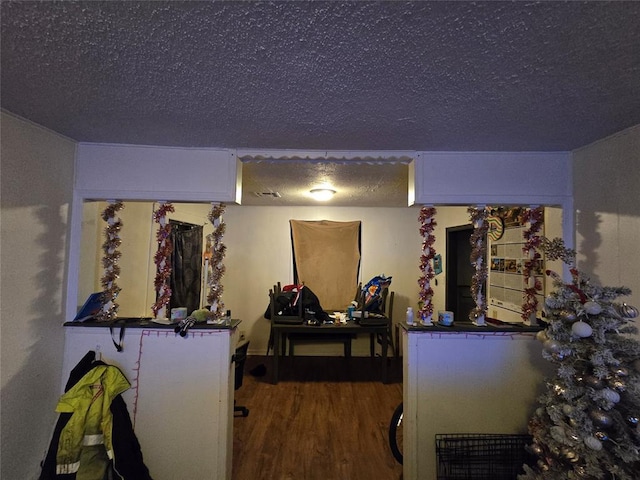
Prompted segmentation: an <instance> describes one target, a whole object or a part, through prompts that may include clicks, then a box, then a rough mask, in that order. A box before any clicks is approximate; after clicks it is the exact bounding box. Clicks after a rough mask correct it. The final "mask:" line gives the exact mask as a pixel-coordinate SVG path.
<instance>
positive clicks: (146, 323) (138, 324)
mask: <svg viewBox="0 0 640 480" xmlns="http://www.w3.org/2000/svg"><path fill="white" fill-rule="evenodd" d="M241 321H242V320H238V319H236V318H234V319H231V325H225V324H213V323H196V324H194V325H193V326H192V327H190V328H189V330H230V329H232V328H235V327H237V326H238V324H239V323H240V322H241ZM177 325H178V324H177V323H171V324H164V323H156V322H152V321H151V318H150V317H148V318H118V319H116V320H114V321H111V322H92V321H88V320H87V321H86V322H65V323H64V326H65V327H81V328H93V327H123V326H126V327H127V328H157V329H161V330H162V329H166V330H173V329H175V327H176V326H177Z"/></svg>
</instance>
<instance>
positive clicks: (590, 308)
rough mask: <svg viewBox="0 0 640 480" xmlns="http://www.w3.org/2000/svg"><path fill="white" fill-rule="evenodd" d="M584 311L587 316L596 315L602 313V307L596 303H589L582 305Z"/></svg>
mask: <svg viewBox="0 0 640 480" xmlns="http://www.w3.org/2000/svg"><path fill="white" fill-rule="evenodd" d="M584 311H585V312H587V313H588V314H589V315H598V314H600V312H602V306H601V305H600V304H599V303H598V302H593V301H589V302H586V303H585V304H584Z"/></svg>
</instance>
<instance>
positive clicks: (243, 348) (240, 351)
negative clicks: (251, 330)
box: [233, 340, 249, 390]
mask: <svg viewBox="0 0 640 480" xmlns="http://www.w3.org/2000/svg"><path fill="white" fill-rule="evenodd" d="M248 350H249V341H248V340H247V341H245V342H243V343H240V344H238V346H237V347H236V353H235V354H234V355H233V361H234V362H235V364H236V369H235V377H234V389H235V390H238V389H239V388H240V387H241V386H242V379H243V377H244V362H245V361H246V360H247V351H248Z"/></svg>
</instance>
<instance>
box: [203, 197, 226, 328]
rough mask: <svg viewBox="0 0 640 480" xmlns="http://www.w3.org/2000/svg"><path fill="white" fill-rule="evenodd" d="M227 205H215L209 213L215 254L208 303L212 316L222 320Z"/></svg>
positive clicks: (212, 261) (212, 256)
mask: <svg viewBox="0 0 640 480" xmlns="http://www.w3.org/2000/svg"><path fill="white" fill-rule="evenodd" d="M225 208H226V205H225V204H224V203H219V204H218V203H213V204H212V206H211V211H210V212H209V217H208V218H209V221H210V222H211V223H212V224H213V234H212V237H213V245H212V249H213V252H212V254H211V275H209V277H208V279H207V281H208V285H209V293H208V295H207V303H209V305H211V307H210V309H211V314H212V317H213V318H215V319H220V318H222V317H224V316H225V315H226V312H225V309H224V303H223V302H222V292H223V291H224V289H223V287H222V276H223V275H224V272H225V266H224V264H223V261H224V256H225V252H226V250H227V247H226V245H224V244H223V243H222V237H223V236H224V233H225V230H226V225H225V223H224V221H223V220H222V214H223V213H224V210H225Z"/></svg>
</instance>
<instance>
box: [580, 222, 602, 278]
mask: <svg viewBox="0 0 640 480" xmlns="http://www.w3.org/2000/svg"><path fill="white" fill-rule="evenodd" d="M601 223H602V220H601V218H600V215H599V214H597V213H594V212H580V216H579V219H578V223H577V226H576V233H577V234H578V235H579V236H580V237H581V238H582V241H581V242H580V245H576V250H577V251H578V252H579V254H580V256H581V258H582V260H579V261H578V262H577V265H576V266H577V267H578V270H580V271H587V270H590V271H591V272H594V271H597V270H598V267H599V266H600V261H599V256H598V249H599V248H600V245H601V244H602V235H601V234H600V233H599V232H600V225H601ZM587 266H588V267H587ZM589 278H590V279H591V280H592V281H593V282H594V283H597V284H600V283H601V282H600V279H599V278H598V276H597V275H595V274H594V273H591V274H590V277H589Z"/></svg>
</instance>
